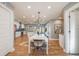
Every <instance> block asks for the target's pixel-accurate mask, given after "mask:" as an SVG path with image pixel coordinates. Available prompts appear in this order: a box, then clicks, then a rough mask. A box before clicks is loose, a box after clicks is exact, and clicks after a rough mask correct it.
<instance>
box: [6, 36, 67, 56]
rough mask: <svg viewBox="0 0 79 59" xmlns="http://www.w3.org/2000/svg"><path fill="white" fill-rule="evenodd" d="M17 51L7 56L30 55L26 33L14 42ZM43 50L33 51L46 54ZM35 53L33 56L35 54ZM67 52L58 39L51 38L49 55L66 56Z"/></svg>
mask: <svg viewBox="0 0 79 59" xmlns="http://www.w3.org/2000/svg"><path fill="white" fill-rule="evenodd" d="M14 47H15V51H13V52H10V53H8V54H7V56H28V37H27V35H24V36H22V37H18V38H16V39H15V42H14ZM41 52H42V51H39V52H38V51H35V52H34V51H33V53H34V55H35V56H39V55H40V56H43V55H46V54H43V53H41ZM31 55H33V54H31ZM34 55H33V56H34ZM65 55H67V54H65V53H64V51H63V49H62V48H61V47H60V46H59V42H58V40H49V45H48V56H65Z"/></svg>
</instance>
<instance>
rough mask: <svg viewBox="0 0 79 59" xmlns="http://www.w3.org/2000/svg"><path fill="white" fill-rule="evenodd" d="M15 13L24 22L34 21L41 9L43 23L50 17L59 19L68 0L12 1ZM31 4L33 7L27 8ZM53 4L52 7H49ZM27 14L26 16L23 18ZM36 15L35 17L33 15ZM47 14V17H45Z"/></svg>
mask: <svg viewBox="0 0 79 59" xmlns="http://www.w3.org/2000/svg"><path fill="white" fill-rule="evenodd" d="M11 4H12V5H13V7H14V13H15V15H16V17H17V18H19V19H20V20H22V21H23V22H24V23H33V22H35V21H36V20H37V17H38V16H37V12H38V10H39V11H40V17H41V20H40V21H41V23H44V22H46V21H48V20H50V19H57V18H58V17H59V16H60V14H61V13H62V10H63V8H64V7H65V6H66V5H67V4H68V2H12V3H11ZM27 6H31V8H29V9H28V8H27ZM48 6H51V7H52V8H51V9H48ZM23 16H25V18H23ZM32 16H35V17H32ZM44 16H46V17H44Z"/></svg>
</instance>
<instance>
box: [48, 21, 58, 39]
mask: <svg viewBox="0 0 79 59" xmlns="http://www.w3.org/2000/svg"><path fill="white" fill-rule="evenodd" d="M54 24H55V21H50V22H49V23H48V24H47V26H48V30H49V39H51V40H53V39H54V40H57V39H58V35H57V34H55V32H54Z"/></svg>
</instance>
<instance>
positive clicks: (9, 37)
mask: <svg viewBox="0 0 79 59" xmlns="http://www.w3.org/2000/svg"><path fill="white" fill-rule="evenodd" d="M13 20H14V15H13V12H12V11H11V10H10V9H8V8H7V7H5V6H4V5H2V4H0V55H6V54H7V53H8V52H10V51H12V50H13V49H14V47H13V45H14V32H13Z"/></svg>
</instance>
